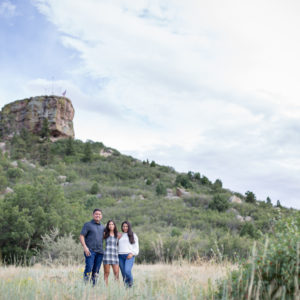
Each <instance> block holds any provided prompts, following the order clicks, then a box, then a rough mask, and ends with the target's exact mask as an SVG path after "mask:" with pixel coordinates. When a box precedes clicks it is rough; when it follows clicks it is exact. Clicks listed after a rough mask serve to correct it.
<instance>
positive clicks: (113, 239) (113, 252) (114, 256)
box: [103, 220, 119, 284]
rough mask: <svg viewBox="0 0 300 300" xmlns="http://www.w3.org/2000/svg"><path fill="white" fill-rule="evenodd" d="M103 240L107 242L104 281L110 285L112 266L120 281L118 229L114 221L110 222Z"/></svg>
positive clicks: (116, 277)
mask: <svg viewBox="0 0 300 300" xmlns="http://www.w3.org/2000/svg"><path fill="white" fill-rule="evenodd" d="M103 239H104V240H105V241H106V246H105V251H104V256H103V267H104V280H105V283H106V284H108V276H109V271H110V266H112V269H113V272H114V275H115V279H116V280H119V258H118V240H119V236H118V229H117V226H116V224H115V222H114V221H113V220H109V221H108V222H107V224H106V228H105V229H104V233H103Z"/></svg>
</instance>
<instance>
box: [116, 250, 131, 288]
mask: <svg viewBox="0 0 300 300" xmlns="http://www.w3.org/2000/svg"><path fill="white" fill-rule="evenodd" d="M127 256H128V254H119V265H120V269H121V273H122V277H123V281H124V282H125V285H126V286H128V287H131V286H132V284H133V277H132V273H131V269H132V267H133V263H134V256H132V257H131V258H130V259H127Z"/></svg>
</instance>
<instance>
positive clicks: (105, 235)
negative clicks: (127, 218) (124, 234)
mask: <svg viewBox="0 0 300 300" xmlns="http://www.w3.org/2000/svg"><path fill="white" fill-rule="evenodd" d="M110 222H112V223H113V224H114V225H115V228H114V235H115V238H117V237H118V229H117V226H116V223H115V222H114V221H113V220H109V221H108V222H107V224H106V227H105V229H104V236H103V238H104V239H107V238H108V237H109V233H110V230H109V223H110Z"/></svg>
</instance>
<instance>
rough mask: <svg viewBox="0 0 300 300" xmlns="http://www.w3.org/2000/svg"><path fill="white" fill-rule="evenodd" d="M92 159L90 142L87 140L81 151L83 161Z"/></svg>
mask: <svg viewBox="0 0 300 300" xmlns="http://www.w3.org/2000/svg"><path fill="white" fill-rule="evenodd" d="M92 159H93V152H92V147H91V143H89V142H87V143H85V144H84V151H83V158H82V161H83V162H91V161H92Z"/></svg>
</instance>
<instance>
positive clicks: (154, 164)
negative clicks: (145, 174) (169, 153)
mask: <svg viewBox="0 0 300 300" xmlns="http://www.w3.org/2000/svg"><path fill="white" fill-rule="evenodd" d="M155 166H156V163H155V161H154V160H152V161H151V164H150V167H152V168H154V167H155Z"/></svg>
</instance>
